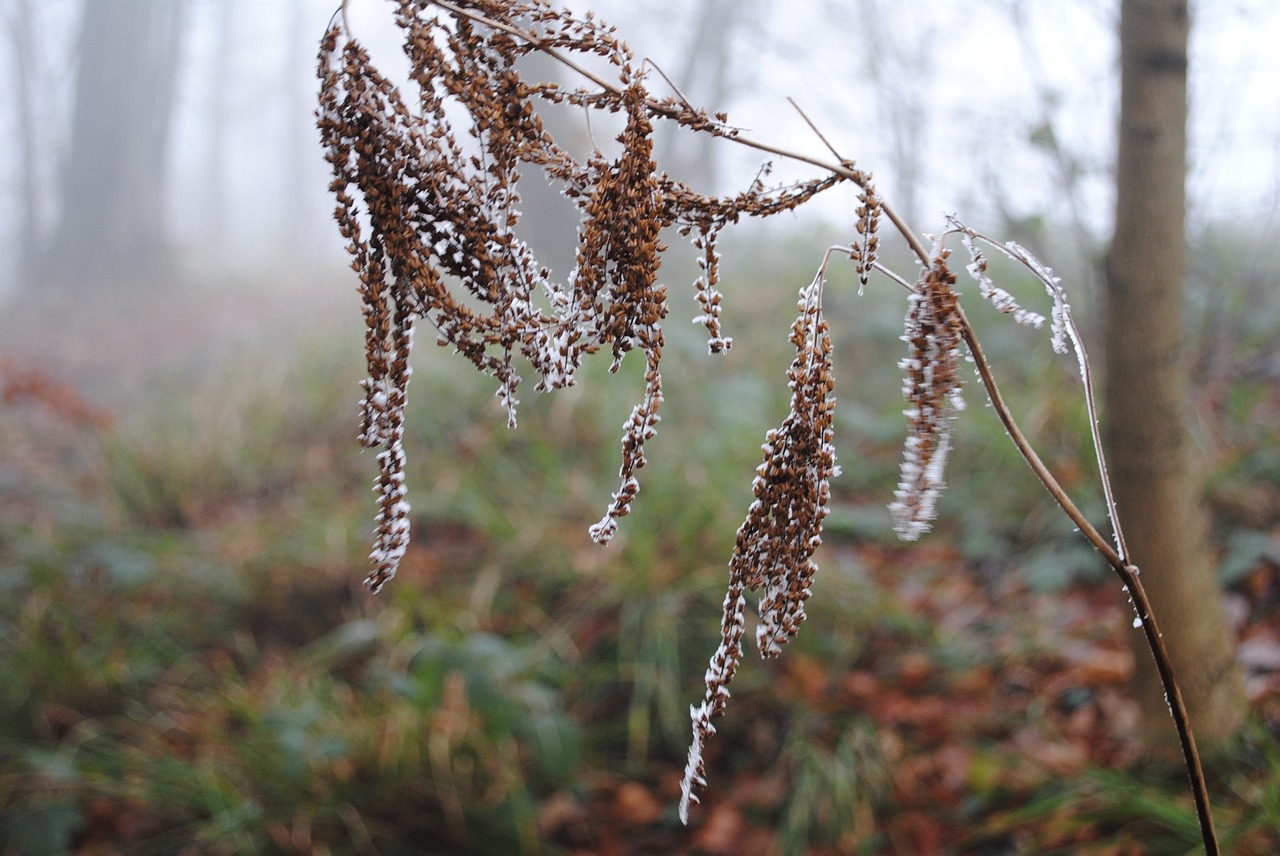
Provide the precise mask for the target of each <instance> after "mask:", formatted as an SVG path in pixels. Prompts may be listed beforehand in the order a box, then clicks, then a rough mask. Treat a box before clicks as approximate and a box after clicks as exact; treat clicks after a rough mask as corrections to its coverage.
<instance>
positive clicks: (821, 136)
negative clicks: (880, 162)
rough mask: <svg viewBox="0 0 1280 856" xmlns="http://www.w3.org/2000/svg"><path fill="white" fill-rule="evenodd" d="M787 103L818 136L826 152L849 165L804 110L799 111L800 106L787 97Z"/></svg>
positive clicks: (846, 159)
mask: <svg viewBox="0 0 1280 856" xmlns="http://www.w3.org/2000/svg"><path fill="white" fill-rule="evenodd" d="M787 102H788V103H789V104H790V105H791V106H792V107H794V108H795V111H796V112H797V113H799V114H800V118H801V119H804V123H805V124H806V125H808V126H809V129H810V130H811V131H813V132H814V133H815V134H817V135H818V139H819V140H822V144H823V145H824V146H826V147H827V151H829V152H831V154H833V155H835V157H836V160H838V161H840V163H849V159H848V158H846V157H845V156H844V155H842V154H840V153H839V152H838V151H836V147H835V146H833V145H831V141H830V140H828V139H827V138H826V136H825V135H824V134H823V133H822V131H820V130H819V129H818V126H817V125H815V124H814V123H813V120H812V119H810V118H809V114H807V113H805V112H804V110H802V109H800V105H799V104H797V103H796V99H794V98H792V97H791V96H790V95H788V96H787Z"/></svg>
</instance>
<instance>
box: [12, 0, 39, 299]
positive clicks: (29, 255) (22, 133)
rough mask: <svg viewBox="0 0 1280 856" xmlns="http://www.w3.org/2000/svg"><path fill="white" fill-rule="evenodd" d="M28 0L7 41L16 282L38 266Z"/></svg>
mask: <svg viewBox="0 0 1280 856" xmlns="http://www.w3.org/2000/svg"><path fill="white" fill-rule="evenodd" d="M32 14H33V12H32V4H31V0H17V2H16V3H14V6H13V9H12V10H11V17H10V18H9V20H8V31H9V33H8V34H9V40H10V44H11V46H12V48H13V52H12V54H11V60H12V62H11V65H12V68H11V72H12V74H13V77H12V78H11V79H12V80H13V91H14V107H15V112H16V114H17V115H16V117H15V118H16V120H17V121H16V124H17V129H18V176H19V182H20V190H19V197H18V198H19V199H20V200H21V201H20V203H19V206H20V212H19V217H20V225H19V232H18V254H17V255H18V260H17V261H18V264H17V271H16V273H17V274H18V278H19V280H23V281H25V280H28V279H30V277H31V274H32V273H33V272H34V270H35V268H36V266H37V264H38V259H37V256H38V252H37V249H36V248H37V247H39V246H40V229H41V212H42V211H43V210H44V208H43V205H42V202H41V195H40V168H39V160H40V142H39V140H40V135H39V127H40V124H39V122H40V120H39V117H38V116H37V111H36V92H37V87H38V86H39V84H40V81H39V79H38V78H39V72H38V68H37V63H36V57H37V56H38V55H39V54H38V51H37V47H36V45H37V37H36V32H35V24H34V21H33V20H32Z"/></svg>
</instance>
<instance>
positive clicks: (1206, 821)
mask: <svg viewBox="0 0 1280 856" xmlns="http://www.w3.org/2000/svg"><path fill="white" fill-rule="evenodd" d="M956 311H957V312H958V313H959V316H960V328H961V334H962V335H963V337H964V341H965V345H967V346H968V348H969V353H970V354H972V356H973V361H974V365H975V366H977V369H978V375H979V376H980V377H981V379H982V385H983V386H985V387H986V389H987V394H988V396H990V398H991V406H992V407H993V408H994V409H995V411H996V414H997V415H998V416H999V418H1000V421H1001V423H1003V424H1004V427H1005V430H1006V431H1008V432H1009V438H1010V439H1011V440H1013V443H1014V445H1015V446H1017V448H1018V451H1019V452H1020V453H1021V454H1022V457H1023V459H1024V460H1025V461H1026V462H1027V464H1028V465H1029V466H1030V467H1031V470H1032V472H1034V473H1035V474H1036V478H1038V479H1040V483H1041V484H1043V485H1044V486H1045V488H1046V489H1048V491H1049V494H1050V495H1051V496H1052V497H1053V499H1054V501H1055V502H1057V503H1058V506H1059V507H1060V508H1062V510H1063V511H1064V512H1066V515H1067V516H1068V517H1069V518H1071V521H1072V522H1073V523H1075V525H1076V527H1077V528H1078V529H1079V530H1080V533H1081V534H1082V535H1084V537H1085V538H1086V539H1087V540H1088V541H1089V543H1090V544H1092V545H1093V548H1094V549H1095V550H1097V551H1098V552H1099V553H1100V554H1101V555H1102V557H1103V558H1104V559H1106V560H1107V564H1109V565H1111V568H1112V570H1114V571H1115V573H1116V576H1118V577H1119V578H1120V581H1121V582H1122V583H1123V584H1124V587H1125V591H1127V592H1128V593H1129V596H1130V597H1131V598H1132V599H1133V606H1134V610H1135V611H1136V612H1137V615H1138V620H1139V622H1140V623H1141V625H1142V632H1143V635H1144V636H1145V637H1146V640H1147V647H1148V648H1149V649H1150V650H1151V656H1152V658H1153V659H1154V660H1155V663H1156V671H1157V672H1159V674H1160V682H1161V684H1163V685H1164V690H1165V695H1166V696H1167V697H1168V700H1169V713H1170V715H1171V716H1172V717H1173V724H1174V727H1175V728H1176V729H1177V732H1178V742H1179V744H1180V745H1181V747H1182V757H1183V760H1184V761H1185V762H1186V766H1187V776H1188V778H1190V780H1191V791H1192V796H1193V797H1194V798H1195V804H1196V814H1197V815H1198V816H1199V819H1200V832H1201V835H1202V837H1203V838H1204V846H1205V853H1206V854H1207V856H1218V854H1220V853H1221V850H1220V848H1219V845H1218V838H1217V832H1216V831H1215V829H1214V824H1213V813H1212V812H1211V810H1210V808H1209V788H1208V785H1207V783H1206V782H1205V777H1204V768H1203V767H1202V766H1201V763H1200V752H1199V750H1198V749H1197V748H1196V738H1195V734H1194V733H1193V732H1192V730H1191V718H1190V716H1189V715H1188V714H1187V705H1186V702H1185V701H1184V700H1183V698H1182V689H1181V687H1179V686H1178V681H1177V678H1176V677H1175V675H1174V669H1173V660H1172V659H1171V658H1170V657H1169V650H1168V648H1166V647H1165V644H1164V636H1163V634H1161V632H1160V626H1159V624H1158V623H1157V621H1156V616H1155V613H1154V612H1153V611H1152V609H1151V601H1150V600H1149V599H1148V597H1147V592H1146V590H1145V589H1144V588H1143V587H1142V580H1141V579H1140V578H1139V576H1138V573H1139V571H1138V568H1137V567H1136V566H1135V565H1131V564H1129V563H1128V562H1126V561H1125V560H1124V559H1122V558H1120V555H1119V554H1118V553H1117V552H1116V551H1115V549H1114V548H1113V547H1112V546H1111V544H1110V543H1109V542H1108V541H1107V539H1106V538H1105V537H1103V535H1102V534H1101V533H1100V532H1098V530H1097V529H1095V528H1094V526H1093V524H1092V523H1090V522H1089V520H1088V518H1086V517H1085V516H1084V514H1083V513H1081V511H1080V509H1079V508H1077V507H1076V504H1075V503H1074V502H1073V501H1072V500H1071V497H1070V496H1068V495H1067V492H1066V491H1065V490H1064V489H1063V488H1062V485H1061V484H1059V482H1058V480H1057V479H1056V478H1054V476H1053V473H1051V472H1049V468H1048V467H1046V466H1045V465H1044V462H1043V461H1042V460H1040V456H1039V455H1038V454H1036V450H1035V449H1033V448H1031V444H1030V443H1029V442H1028V441H1027V438H1026V436H1025V435H1024V434H1023V433H1022V431H1021V429H1020V428H1019V427H1018V424H1017V422H1016V421H1015V420H1014V418H1013V414H1012V413H1011V412H1010V411H1009V408H1008V406H1007V405H1006V404H1005V403H1004V399H1003V398H1002V397H1001V395H1000V390H999V388H998V387H997V386H996V381H995V377H994V376H993V375H992V374H991V365H990V363H988V362H987V358H986V355H985V354H984V353H983V352H982V346H981V344H979V342H978V337H977V335H976V334H975V333H974V330H973V327H972V326H971V325H970V324H969V319H968V318H967V317H965V314H964V310H963V309H961V308H960V307H959V306H957V307H956ZM1104 479H1105V477H1104Z"/></svg>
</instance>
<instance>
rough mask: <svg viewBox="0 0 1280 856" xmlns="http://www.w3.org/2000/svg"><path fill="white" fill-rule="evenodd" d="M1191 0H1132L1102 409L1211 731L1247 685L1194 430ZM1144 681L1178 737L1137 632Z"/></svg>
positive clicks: (1119, 473)
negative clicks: (1220, 585)
mask: <svg viewBox="0 0 1280 856" xmlns="http://www.w3.org/2000/svg"><path fill="white" fill-rule="evenodd" d="M1189 30H1190V22H1189V14H1188V9H1187V0H1124V2H1123V3H1122V5H1121V18H1120V64H1121V93H1120V134H1119V140H1120V148H1119V157H1118V159H1117V162H1116V224H1115V237H1114V239H1113V242H1112V245H1111V251H1110V255H1109V257H1108V260H1107V297H1108V305H1107V312H1106V341H1107V354H1106V381H1107V383H1106V420H1105V423H1104V424H1105V426H1106V429H1107V445H1108V447H1109V454H1110V459H1111V475H1112V478H1113V480H1114V485H1115V493H1116V503H1117V505H1118V506H1119V511H1120V517H1121V520H1122V521H1123V525H1124V528H1125V531H1126V533H1127V536H1128V542H1129V548H1130V550H1131V553H1132V555H1131V558H1130V561H1132V562H1134V563H1135V564H1137V565H1138V566H1139V567H1141V568H1142V571H1143V577H1144V579H1145V580H1146V589H1147V592H1148V593H1149V595H1150V597H1151V602H1152V606H1153V608H1154V610H1155V613H1156V616H1157V618H1158V620H1159V621H1160V625H1161V629H1162V630H1163V632H1164V638H1165V642H1166V644H1167V645H1168V648H1169V654H1170V656H1171V657H1172V659H1173V662H1174V666H1175V667H1176V668H1177V671H1178V680H1179V682H1180V683H1181V685H1182V692H1183V696H1184V698H1185V700H1186V703H1187V709H1188V712H1189V714H1190V717H1191V722H1192V725H1193V726H1194V728H1195V729H1196V733H1197V734H1198V735H1200V736H1201V737H1202V738H1203V739H1204V740H1205V741H1206V742H1208V743H1209V744H1214V743H1218V742H1221V741H1222V740H1223V739H1225V738H1227V737H1230V736H1231V735H1232V734H1234V733H1235V732H1236V731H1237V730H1238V729H1239V728H1240V725H1241V724H1242V722H1243V720H1244V688H1243V683H1242V678H1241V675H1240V670H1239V666H1238V665H1237V664H1236V662H1235V654H1234V651H1233V647H1232V639H1231V636H1230V634H1229V631H1228V629H1227V626H1226V622H1225V619H1224V616H1223V610H1222V607H1221V604H1220V600H1219V593H1218V589H1217V579H1216V577H1215V574H1214V567H1213V564H1212V562H1211V560H1210V556H1209V549H1208V540H1207V538H1208V525H1207V521H1206V515H1205V511H1204V509H1203V507H1202V505H1201V501H1200V491H1199V484H1198V480H1197V477H1196V475H1195V472H1194V470H1193V468H1192V460H1191V447H1190V437H1189V435H1188V433H1187V428H1186V425H1187V401H1188V397H1187V369H1186V359H1185V358H1186V354H1185V351H1186V346H1187V343H1188V340H1187V337H1186V333H1185V332H1184V328H1183V322H1182V305H1183V296H1182V292H1183V287H1184V281H1185V278H1186V255H1187V251H1186V207H1187V200H1186V175H1187V65H1188V62H1187V38H1188V33H1189ZM1133 645H1134V647H1135V649H1136V650H1135V655H1136V659H1137V667H1138V668H1137V687H1138V691H1139V699H1140V701H1141V702H1142V707H1143V714H1144V718H1145V719H1146V721H1147V722H1148V723H1150V724H1151V725H1152V726H1153V727H1152V728H1151V729H1150V731H1149V733H1150V734H1151V736H1152V737H1153V739H1155V740H1156V742H1160V740H1161V738H1165V739H1168V740H1171V739H1172V738H1173V732H1172V729H1169V728H1166V727H1164V725H1163V724H1162V723H1164V722H1167V721H1168V712H1167V709H1166V708H1167V702H1166V701H1165V700H1164V695H1163V690H1162V688H1161V684H1160V679H1159V676H1158V674H1157V673H1156V671H1155V666H1154V664H1153V662H1152V660H1151V658H1150V657H1149V656H1147V653H1146V650H1145V646H1144V644H1143V643H1142V641H1141V639H1140V637H1139V635H1138V634H1137V633H1135V634H1134V641H1133Z"/></svg>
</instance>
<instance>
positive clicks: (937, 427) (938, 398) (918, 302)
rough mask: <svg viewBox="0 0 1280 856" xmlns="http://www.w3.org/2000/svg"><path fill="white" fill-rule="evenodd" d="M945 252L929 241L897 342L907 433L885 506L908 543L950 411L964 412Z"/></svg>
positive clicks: (936, 489) (937, 467) (946, 441)
mask: <svg viewBox="0 0 1280 856" xmlns="http://www.w3.org/2000/svg"><path fill="white" fill-rule="evenodd" d="M947 255H948V251H947V250H945V249H943V247H942V243H941V241H935V243H934V247H933V251H932V253H931V259H930V262H929V264H928V265H927V266H926V267H925V268H924V269H923V270H922V271H921V274H920V279H919V280H918V281H917V282H916V284H915V287H914V289H913V291H912V293H911V295H910V296H909V297H908V298H907V316H906V321H905V330H904V333H903V335H902V340H903V341H904V342H906V343H907V346H908V349H909V353H908V356H907V357H906V358H905V359H903V360H902V361H901V362H900V363H899V364H898V365H899V368H901V369H903V370H904V371H905V372H906V377H905V379H904V381H903V387H902V391H903V394H904V395H905V396H906V398H907V400H908V401H909V402H910V404H911V406H910V407H909V408H908V409H907V410H905V411H904V414H905V415H906V417H907V424H908V431H907V439H906V443H905V444H904V446H903V454H902V464H901V467H900V479H899V483H898V489H897V491H896V492H895V493H894V497H895V499H894V502H893V503H892V504H891V505H890V506H889V511H890V514H891V515H892V516H893V527H894V531H896V532H897V533H898V537H899V538H901V539H903V540H904V541H914V540H916V539H917V538H919V537H920V536H921V535H922V534H924V533H925V532H928V531H929V528H930V525H931V521H932V520H933V519H934V517H935V516H936V515H937V501H938V496H939V495H940V494H941V492H942V489H943V487H944V486H945V482H944V480H943V475H944V471H945V467H946V460H947V452H948V451H949V450H950V448H951V427H952V422H953V420H954V416H955V411H957V410H960V409H963V408H964V400H963V399H962V398H961V397H960V388H961V379H960V373H959V370H958V369H959V362H960V343H961V332H960V330H961V325H960V316H959V314H958V312H957V299H958V295H957V294H956V292H955V290H954V288H953V286H954V285H955V275H954V274H952V273H951V271H950V270H949V269H948V267H947Z"/></svg>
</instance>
